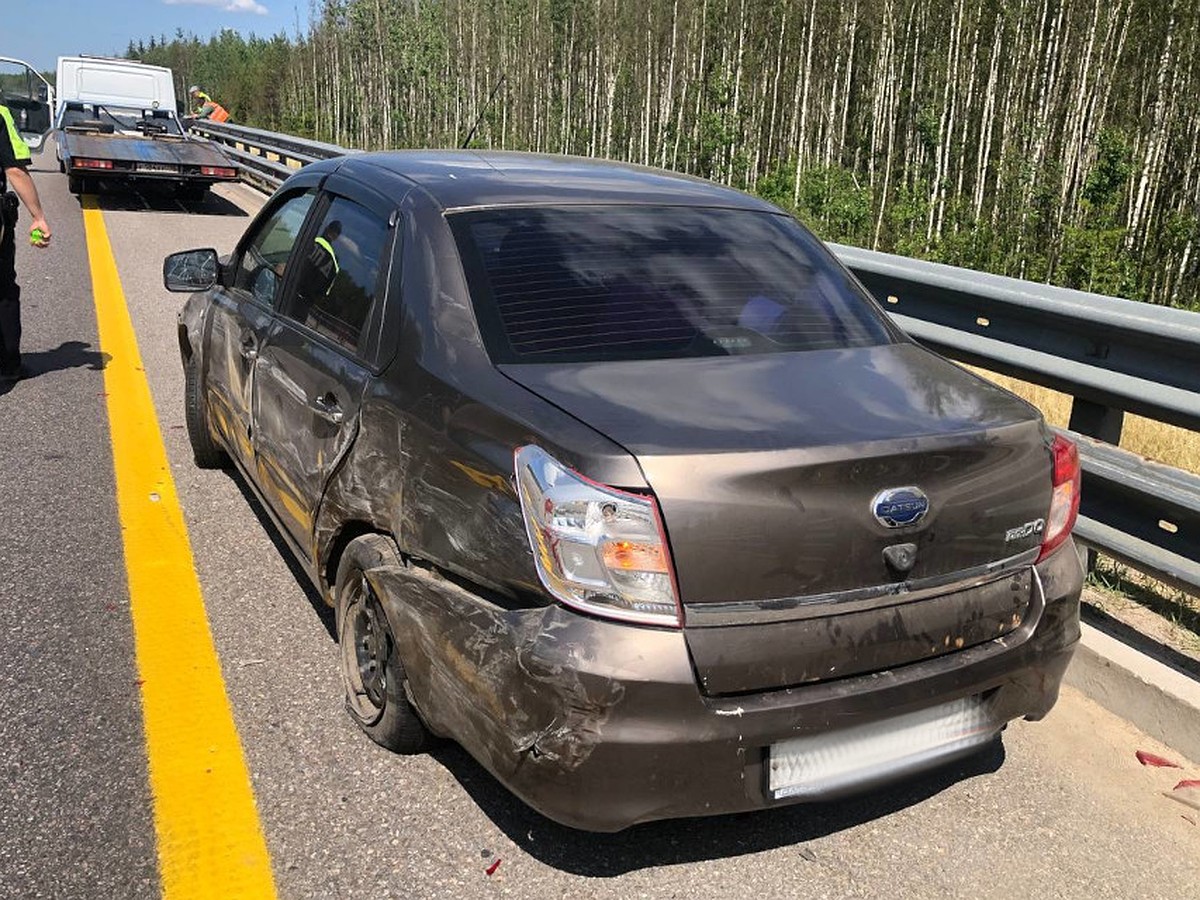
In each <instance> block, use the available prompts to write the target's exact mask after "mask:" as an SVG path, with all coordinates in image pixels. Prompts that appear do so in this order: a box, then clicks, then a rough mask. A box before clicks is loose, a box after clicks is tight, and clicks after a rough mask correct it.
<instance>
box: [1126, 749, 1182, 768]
mask: <svg viewBox="0 0 1200 900" xmlns="http://www.w3.org/2000/svg"><path fill="white" fill-rule="evenodd" d="M1137 760H1138V762H1140V763H1141V764H1142V765H1143V766H1155V767H1156V768H1160V769H1182V768H1183V766H1181V765H1179V763H1176V762H1171V760H1169V759H1163V757H1161V756H1158V755H1157V754H1154V753H1149V752H1147V751H1145V750H1139V751H1138V752H1137Z"/></svg>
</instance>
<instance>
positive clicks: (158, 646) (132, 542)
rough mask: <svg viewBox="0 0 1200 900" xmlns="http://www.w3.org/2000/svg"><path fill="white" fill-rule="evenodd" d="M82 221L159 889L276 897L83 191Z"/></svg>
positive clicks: (150, 417) (109, 256) (155, 441)
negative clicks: (102, 362)
mask: <svg viewBox="0 0 1200 900" xmlns="http://www.w3.org/2000/svg"><path fill="white" fill-rule="evenodd" d="M83 220H84V228H85V230H86V232H87V247H88V257H89V258H90V261H91V269H92V294H93V296H94V298H95V303H96V319H97V322H98V324H99V328H100V347H101V349H102V350H103V351H104V352H105V353H108V354H110V355H111V357H112V358H111V360H110V361H109V363H108V365H107V366H106V367H105V369H104V386H105V389H106V391H107V395H108V419H109V427H110V430H111V433H112V451H113V469H114V471H115V474H116V484H117V506H118V510H119V513H120V517H121V529H122V535H123V537H124V542H125V567H126V570H127V572H128V577H129V601H130V609H131V613H132V616H133V627H134V643H135V646H136V648H137V664H138V674H139V675H140V677H141V680H142V714H143V717H144V719H145V729H146V750H147V757H148V759H149V769H150V788H151V791H152V793H153V795H154V826H155V831H156V833H157V835H158V859H159V873H160V875H161V877H162V889H163V896H164V897H165V898H168V900H175V898H181V897H220V898H240V897H267V898H270V897H274V896H275V886H274V882H273V880H272V876H271V860H270V857H269V856H268V854H267V845H266V841H265V840H264V838H263V833H262V827H261V825H260V824H259V820H258V811H257V809H256V808H255V806H254V792H253V790H252V788H251V786H250V775H249V772H248V771H247V769H246V764H245V760H244V759H243V757H242V746H241V743H240V741H239V739H238V733H237V728H236V726H235V725H234V722H233V714H232V712H231V710H230V708H229V702H228V700H227V699H226V696H225V683H224V681H223V679H222V678H221V667H220V664H219V663H218V661H217V654H216V649H215V648H214V646H213V641H212V635H211V634H210V632H209V628H208V618H207V617H206V615H205V611H204V600H203V598H202V597H201V594H200V584H199V581H198V580H197V577H196V571H195V568H194V566H193V562H192V551H191V546H190V544H189V543H188V536H187V527H186V525H185V524H184V521H183V513H182V511H181V510H180V508H179V500H178V497H177V496H176V493H175V483H174V481H173V480H172V478H171V470H170V465H169V463H168V461H167V453H166V449H165V447H164V446H163V441H162V433H161V432H160V431H159V427H158V419H157V418H156V416H155V413H154V404H153V401H152V400H151V397H150V385H149V384H148V383H147V381H146V376H145V373H144V372H143V371H142V361H141V355H140V354H139V353H138V345H137V336H136V335H135V334H134V331H133V323H132V322H131V320H130V317H129V309H128V307H127V306H126V304H125V294H124V292H123V291H122V290H121V281H120V277H119V276H118V275H117V265H116V261H115V260H114V259H113V253H112V246H111V245H110V244H109V240H108V232H107V231H106V230H105V227H104V215H103V213H102V212H101V211H100V209H99V207H98V206H97V204H96V201H95V198H94V197H90V196H89V197H86V198H85V199H84V212H83Z"/></svg>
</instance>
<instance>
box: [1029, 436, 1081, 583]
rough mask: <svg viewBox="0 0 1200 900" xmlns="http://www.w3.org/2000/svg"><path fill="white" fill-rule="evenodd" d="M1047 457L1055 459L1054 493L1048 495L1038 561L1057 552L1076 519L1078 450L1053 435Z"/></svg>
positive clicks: (1077, 506) (1073, 445)
mask: <svg viewBox="0 0 1200 900" xmlns="http://www.w3.org/2000/svg"><path fill="white" fill-rule="evenodd" d="M1050 455H1051V457H1052V458H1053V460H1054V467H1053V479H1054V481H1053V484H1054V490H1053V493H1052V494H1051V495H1050V512H1049V513H1048V514H1047V515H1046V531H1045V532H1044V539H1043V540H1042V552H1041V553H1040V554H1039V556H1038V561H1039V562H1041V561H1042V560H1043V559H1045V558H1046V557H1047V556H1049V555H1050V554H1051V553H1053V552H1054V551H1055V550H1057V549H1058V547H1059V546H1060V545H1061V544H1062V543H1063V541H1065V540H1066V539H1067V538H1068V537H1069V536H1070V534H1071V529H1072V528H1074V527H1075V519H1076V518H1077V517H1078V516H1079V481H1080V477H1079V448H1078V447H1076V446H1075V443H1074V442H1073V441H1069V440H1067V439H1066V438H1065V437H1062V436H1061V435H1055V436H1054V442H1053V443H1052V444H1051V445H1050Z"/></svg>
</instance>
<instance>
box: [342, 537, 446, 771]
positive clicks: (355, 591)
mask: <svg viewBox="0 0 1200 900" xmlns="http://www.w3.org/2000/svg"><path fill="white" fill-rule="evenodd" d="M393 565H394V566H402V565H403V563H402V562H401V561H400V557H399V554H398V553H397V552H396V550H395V548H394V547H393V546H392V543H391V541H390V540H389V539H388V538H386V537H384V536H383V535H378V534H368V535H363V536H362V537H359V538H355V539H354V540H353V541H351V542H350V543H349V545H347V547H346V550H345V553H343V555H342V559H341V563H340V564H339V565H338V574H337V585H336V596H337V631H338V647H339V651H340V652H339V656H340V659H341V668H342V683H343V684H344V685H345V687H346V709H347V711H348V712H349V713H350V716H351V718H353V719H354V721H355V722H357V723H358V725H359V727H360V728H362V730H363V731H365V732H366V733H367V734H368V735H369V736H370V738H371V739H372V740H373V741H375V742H376V743H378V744H381V745H382V746H384V747H387V748H388V749H390V750H395V751H396V752H398V753H420V752H422V751H423V750H425V748H426V747H427V746H428V745H429V743H430V735H429V732H428V731H427V730H426V729H425V725H424V723H422V722H421V720H420V718H419V717H418V716H417V711H416V710H415V709H413V707H412V705H411V704H410V703H409V702H408V698H407V697H406V696H405V693H404V681H405V674H404V665H403V663H401V661H400V653H399V650H398V648H397V647H396V639H395V636H394V634H393V632H392V625H391V622H390V621H389V619H388V615H387V611H386V610H385V609H384V604H383V602H382V600H381V599H380V598H379V597H378V596H377V595H376V593H375V590H374V588H372V587H371V583H370V582H369V581H368V580H367V576H366V574H365V573H366V572H368V571H370V570H371V569H374V568H378V567H380V566H393Z"/></svg>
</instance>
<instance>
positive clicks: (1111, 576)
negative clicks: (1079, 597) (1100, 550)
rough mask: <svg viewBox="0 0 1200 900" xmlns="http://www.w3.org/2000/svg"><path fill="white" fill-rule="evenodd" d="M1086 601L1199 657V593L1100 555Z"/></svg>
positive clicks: (1091, 575)
mask: <svg viewBox="0 0 1200 900" xmlns="http://www.w3.org/2000/svg"><path fill="white" fill-rule="evenodd" d="M1088 586H1089V587H1090V588H1091V589H1092V590H1091V592H1090V596H1088V595H1086V594H1085V598H1084V599H1086V600H1087V601H1088V602H1090V603H1092V604H1093V605H1094V606H1096V607H1097V608H1099V609H1102V610H1104V612H1106V613H1108V614H1109V615H1110V616H1112V617H1113V618H1115V619H1117V620H1118V621H1121V622H1124V623H1125V624H1126V625H1128V626H1130V627H1131V628H1133V629H1134V630H1135V631H1138V632H1140V633H1142V634H1146V635H1148V636H1149V637H1152V638H1154V639H1155V640H1157V641H1159V642H1160V643H1163V644H1166V645H1167V646H1169V647H1174V648H1175V649H1176V650H1178V651H1180V652H1181V653H1184V654H1185V655H1187V656H1191V657H1192V658H1193V659H1196V660H1198V661H1200V597H1191V596H1189V595H1187V594H1185V593H1184V592H1183V591H1177V590H1175V589H1174V588H1171V587H1169V586H1168V585H1165V584H1162V583H1161V582H1158V581H1155V580H1154V579H1153V578H1150V577H1148V576H1146V575H1143V574H1142V573H1141V572H1136V571H1134V570H1133V569H1130V568H1129V567H1128V566H1124V565H1121V564H1120V563H1118V562H1116V561H1114V560H1111V559H1109V558H1108V557H1105V556H1101V557H1099V559H1098V560H1097V562H1096V568H1095V569H1093V570H1092V572H1091V574H1090V575H1089V576H1088Z"/></svg>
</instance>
